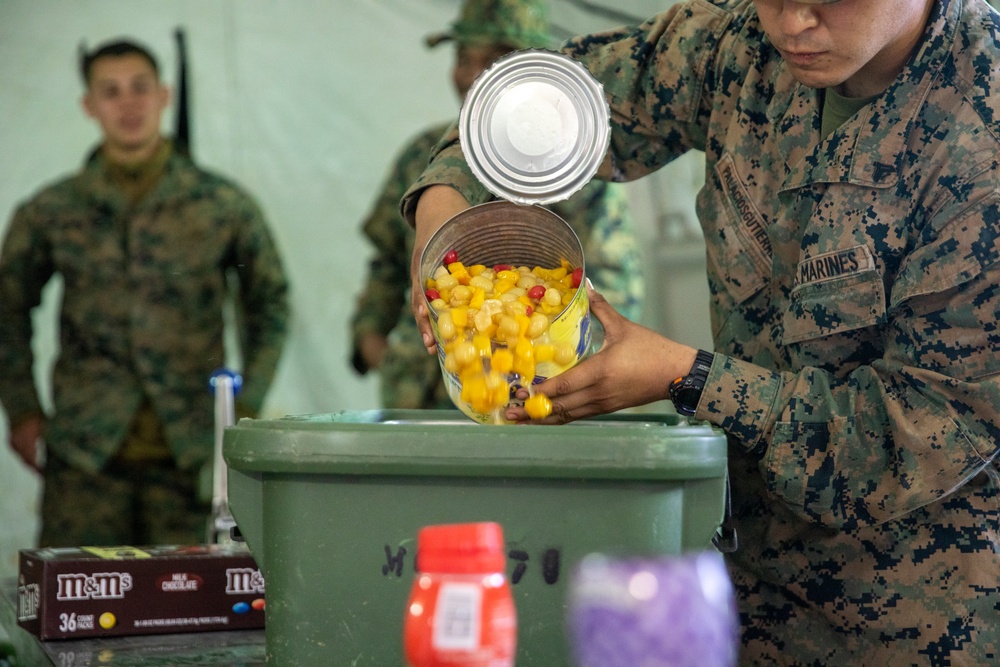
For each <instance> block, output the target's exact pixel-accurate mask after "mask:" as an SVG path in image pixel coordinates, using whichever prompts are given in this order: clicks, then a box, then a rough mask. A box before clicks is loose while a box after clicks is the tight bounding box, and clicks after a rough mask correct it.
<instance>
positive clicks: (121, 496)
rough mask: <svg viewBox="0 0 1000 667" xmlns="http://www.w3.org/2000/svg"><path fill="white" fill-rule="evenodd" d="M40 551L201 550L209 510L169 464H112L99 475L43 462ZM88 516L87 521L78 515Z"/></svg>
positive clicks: (191, 480) (189, 475) (192, 484)
mask: <svg viewBox="0 0 1000 667" xmlns="http://www.w3.org/2000/svg"><path fill="white" fill-rule="evenodd" d="M43 473H44V476H45V477H44V484H43V485H42V489H43V493H42V508H41V518H42V521H41V524H42V530H41V534H40V535H39V537H38V546H40V547H78V546H81V545H87V546H119V545H123V544H127V545H147V544H201V543H202V542H204V541H205V540H206V538H207V537H208V521H209V517H210V516H211V511H212V508H211V504H210V503H209V502H208V501H207V500H203V499H202V498H201V496H200V494H199V488H198V484H199V481H200V480H199V478H198V475H197V474H196V473H194V472H193V471H190V470H180V469H178V468H177V467H176V466H175V465H174V464H173V462H172V461H166V462H163V461H155V462H154V461H144V462H122V461H120V460H117V459H112V460H111V462H109V463H108V464H107V465H106V466H105V467H104V468H103V469H102V470H101V471H100V472H90V471H87V470H79V469H77V468H73V467H71V466H69V465H68V464H66V463H64V462H63V461H61V460H59V459H58V458H56V457H49V458H48V460H47V461H46V462H45V469H44V471H43ZM83 512H86V514H85V516H84V515H82V513H83Z"/></svg>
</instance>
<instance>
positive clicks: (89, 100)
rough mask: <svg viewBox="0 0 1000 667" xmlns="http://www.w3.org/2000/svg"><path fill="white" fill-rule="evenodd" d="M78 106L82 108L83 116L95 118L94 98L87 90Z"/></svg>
mask: <svg viewBox="0 0 1000 667" xmlns="http://www.w3.org/2000/svg"><path fill="white" fill-rule="evenodd" d="M80 106H81V107H83V112H84V113H85V114H87V115H88V116H90V117H91V118H97V111H96V110H95V109H94V98H93V96H92V95H91V94H90V91H89V90H88V91H87V92H85V93H84V94H83V96H82V97H81V98H80Z"/></svg>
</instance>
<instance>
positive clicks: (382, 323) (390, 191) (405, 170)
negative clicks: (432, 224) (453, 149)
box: [351, 128, 443, 373]
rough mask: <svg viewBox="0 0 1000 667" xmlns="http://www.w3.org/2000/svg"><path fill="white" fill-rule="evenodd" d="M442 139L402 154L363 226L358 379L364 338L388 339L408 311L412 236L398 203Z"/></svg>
mask: <svg viewBox="0 0 1000 667" xmlns="http://www.w3.org/2000/svg"><path fill="white" fill-rule="evenodd" d="M442 131H443V128H442ZM440 136H441V132H439V131H433V130H432V131H428V132H427V133H425V134H424V135H422V136H421V137H418V138H417V139H415V140H414V141H412V142H410V144H409V145H407V146H406V147H405V148H404V149H403V150H402V151H400V153H399V155H398V156H397V158H396V160H395V162H394V163H393V165H392V168H391V169H390V171H389V175H388V177H387V178H386V180H385V182H384V184H383V186H382V190H381V192H380V193H379V195H378V197H377V199H376V200H375V204H374V206H373V207H372V210H371V212H370V213H369V214H368V217H367V218H366V219H365V221H364V223H363V224H362V232H363V233H364V235H365V237H366V238H367V239H368V241H369V242H370V243H371V245H372V248H373V254H372V258H371V261H370V264H369V268H368V276H367V279H366V281H365V284H364V287H363V288H362V290H361V292H360V293H359V294H358V298H357V305H356V307H355V309H354V314H353V316H352V318H351V336H352V340H353V343H352V348H353V349H352V355H351V356H352V364H353V365H354V368H355V369H356V370H357V371H358V372H360V373H365V372H367V370H368V368H367V366H366V365H365V363H364V360H363V359H362V358H361V355H360V352H359V346H360V342H361V339H362V337H363V336H365V335H366V334H371V333H377V334H381V335H383V336H388V334H389V332H390V331H392V329H393V328H394V327H395V326H396V324H397V323H398V322H399V318H400V316H401V315H402V313H403V310H404V306H405V305H406V295H407V293H408V292H409V288H410V255H411V253H412V247H413V241H412V235H413V231H412V230H411V229H410V227H409V225H408V224H407V223H406V221H405V220H403V218H402V217H401V216H400V214H399V200H400V199H401V198H402V196H403V193H404V192H406V189H407V187H409V185H410V184H411V183H412V182H413V181H414V180H416V178H417V177H419V175H420V173H421V172H422V171H423V170H424V168H425V167H426V166H427V161H428V159H429V157H430V152H431V150H432V148H433V146H434V144H435V143H436V141H437V140H438V139H439V138H440Z"/></svg>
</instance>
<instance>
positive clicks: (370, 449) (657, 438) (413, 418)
mask: <svg viewBox="0 0 1000 667" xmlns="http://www.w3.org/2000/svg"><path fill="white" fill-rule="evenodd" d="M223 450H224V453H225V458H226V461H227V463H228V464H229V466H230V468H232V469H235V470H239V471H241V472H244V473H282V474H286V473H293V474H310V475H311V474H335V475H391V476H418V477H419V476H444V477H470V476H471V477H523V478H549V479H618V480H684V479H707V478H717V477H723V476H725V474H726V437H725V434H724V433H723V432H722V431H720V430H719V429H717V428H715V427H713V426H711V425H709V424H705V423H700V422H697V423H688V422H687V421H686V420H684V419H682V418H680V417H679V416H678V415H677V414H675V413H665V414H639V413H636V414H630V413H621V414H614V415H606V416H602V417H595V418H591V419H583V420H580V421H577V422H572V423H570V424H566V425H565V426H537V425H532V426H516V425H499V426H489V427H483V426H481V425H479V424H476V423H475V422H472V421H470V420H469V418H468V417H466V416H465V415H463V414H462V413H461V412H459V411H457V410H362V411H343V412H336V413H331V414H315V415H300V416H288V417H283V418H281V419H274V420H253V419H241V420H240V421H239V423H238V424H236V425H235V426H230V427H227V428H226V431H225V435H224V445H223Z"/></svg>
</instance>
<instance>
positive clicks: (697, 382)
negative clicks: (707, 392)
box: [670, 350, 715, 417]
mask: <svg viewBox="0 0 1000 667" xmlns="http://www.w3.org/2000/svg"><path fill="white" fill-rule="evenodd" d="M714 358H715V355H714V354H712V353H711V352H706V351H705V350H698V354H697V355H695V358H694V364H693V365H692V366H691V370H690V371H689V372H688V374H687V375H685V376H684V377H679V378H677V379H676V380H674V381H673V382H671V383H670V400H671V401H673V404H674V408H675V409H676V410H677V412H679V413H680V414H682V415H685V416H688V417H692V416H694V413H695V411H696V410H697V409H698V401H700V400H701V393H702V391H703V390H704V389H705V382H706V381H707V380H708V372H709V370H711V368H712V360H713V359H714Z"/></svg>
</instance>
